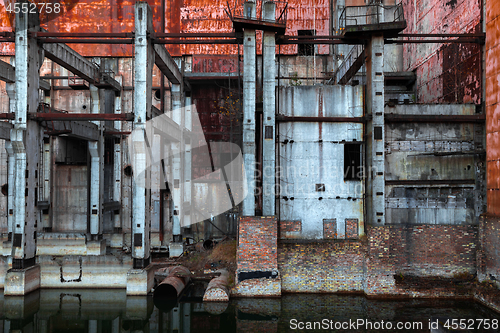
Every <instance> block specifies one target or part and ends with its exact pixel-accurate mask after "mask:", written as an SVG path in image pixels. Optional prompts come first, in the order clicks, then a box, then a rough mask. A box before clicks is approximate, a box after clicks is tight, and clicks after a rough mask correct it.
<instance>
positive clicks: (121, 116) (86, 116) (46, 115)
mask: <svg viewBox="0 0 500 333" xmlns="http://www.w3.org/2000/svg"><path fill="white" fill-rule="evenodd" d="M29 116H30V118H31V119H33V120H38V121H43V120H74V121H81V120H88V121H105V120H114V121H132V120H134V114H133V113H59V112H36V113H31V114H30V115H29Z"/></svg>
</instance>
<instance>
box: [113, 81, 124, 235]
mask: <svg viewBox="0 0 500 333" xmlns="http://www.w3.org/2000/svg"><path fill="white" fill-rule="evenodd" d="M115 80H116V81H118V82H119V83H120V85H121V84H122V77H121V76H116V77H115ZM121 106H122V98H121V95H118V96H115V113H116V114H119V113H122V110H121ZM114 127H115V130H116V131H118V132H120V131H121V130H122V122H121V121H115V122H114ZM113 151H114V158H113V161H114V166H113V176H114V180H115V181H114V187H113V201H117V202H120V207H121V201H122V142H121V140H120V139H118V140H116V141H115V144H114V149H113ZM121 217H122V211H121V209H120V210H118V211H115V212H114V214H113V227H114V228H115V231H116V230H121V229H122V218H121ZM115 234H116V232H115ZM121 243H123V239H122V241H121Z"/></svg>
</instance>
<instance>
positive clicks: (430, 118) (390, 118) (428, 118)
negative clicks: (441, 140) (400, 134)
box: [385, 113, 486, 123]
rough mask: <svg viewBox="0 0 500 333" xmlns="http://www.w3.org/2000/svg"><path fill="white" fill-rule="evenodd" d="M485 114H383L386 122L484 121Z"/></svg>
mask: <svg viewBox="0 0 500 333" xmlns="http://www.w3.org/2000/svg"><path fill="white" fill-rule="evenodd" d="M485 121H486V115H484V114H475V115H422V114H392V113H386V114H385V122H386V123H484V122H485Z"/></svg>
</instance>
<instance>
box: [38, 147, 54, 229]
mask: <svg viewBox="0 0 500 333" xmlns="http://www.w3.org/2000/svg"><path fill="white" fill-rule="evenodd" d="M42 167H43V170H42V171H43V172H42V176H43V177H42V180H41V181H42V182H43V184H42V189H43V191H42V195H41V198H40V200H42V201H46V202H47V203H48V205H49V207H50V202H51V196H50V191H51V183H52V179H51V178H52V177H51V175H52V149H51V144H50V140H47V141H44V143H43V160H42ZM41 216H42V217H41V218H42V227H43V228H50V227H51V226H52V223H51V221H50V211H49V209H47V210H46V211H45V212H43V211H42V215H41Z"/></svg>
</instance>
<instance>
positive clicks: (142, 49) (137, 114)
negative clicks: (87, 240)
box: [127, 2, 154, 292]
mask: <svg viewBox="0 0 500 333" xmlns="http://www.w3.org/2000/svg"><path fill="white" fill-rule="evenodd" d="M151 32H153V21H152V12H151V8H150V7H149V5H148V4H147V3H146V2H137V3H136V5H135V58H134V83H135V89H134V123H133V127H134V130H135V129H142V132H140V131H139V132H138V131H134V132H135V134H133V137H132V145H133V151H134V153H133V154H134V156H130V158H131V159H133V160H134V161H135V162H134V163H133V165H136V166H137V168H139V169H141V170H145V171H144V176H143V179H144V180H143V181H141V183H139V182H138V178H137V177H139V176H140V175H137V174H135V172H136V170H133V172H134V179H133V183H132V258H133V261H134V268H144V267H146V266H148V264H149V262H150V227H151V226H150V224H151V221H150V218H149V217H150V209H149V206H150V196H151V188H150V185H151V179H150V173H151V172H150V171H149V170H148V169H147V168H146V158H147V154H148V150H149V147H148V146H147V143H146V141H145V136H146V133H145V125H146V115H147V113H148V112H150V110H151V97H152V87H151V85H152V75H153V66H154V50H153V46H152V44H151V40H150V37H149V34H150V33H151ZM128 290H129V288H128V283H127V292H128ZM148 291H149V290H148ZM146 292H147V291H146Z"/></svg>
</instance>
